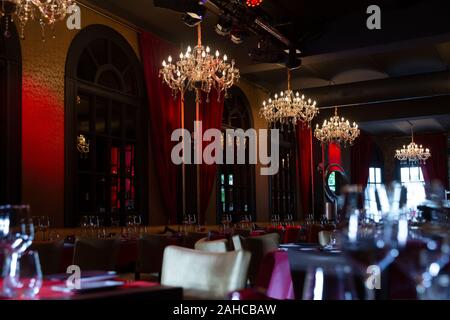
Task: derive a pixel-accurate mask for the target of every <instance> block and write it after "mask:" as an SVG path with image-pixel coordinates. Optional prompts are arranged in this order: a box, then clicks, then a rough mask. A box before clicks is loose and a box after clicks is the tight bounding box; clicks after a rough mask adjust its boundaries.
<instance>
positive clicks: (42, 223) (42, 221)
mask: <svg viewBox="0 0 450 320" xmlns="http://www.w3.org/2000/svg"><path fill="white" fill-rule="evenodd" d="M49 228H50V217H49V216H40V217H39V229H40V230H41V231H42V240H43V241H45V240H47V239H46V238H47V237H46V234H47V231H48V230H49Z"/></svg>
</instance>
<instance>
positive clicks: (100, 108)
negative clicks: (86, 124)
mask: <svg viewBox="0 0 450 320" xmlns="http://www.w3.org/2000/svg"><path fill="white" fill-rule="evenodd" d="M107 119H108V104H107V101H106V100H104V99H101V98H97V99H96V101H95V132H97V133H106V121H107Z"/></svg>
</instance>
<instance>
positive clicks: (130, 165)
mask: <svg viewBox="0 0 450 320" xmlns="http://www.w3.org/2000/svg"><path fill="white" fill-rule="evenodd" d="M134 149H135V147H134V145H127V146H125V174H126V175H127V176H134Z"/></svg>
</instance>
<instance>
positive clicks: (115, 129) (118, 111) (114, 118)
mask: <svg viewBox="0 0 450 320" xmlns="http://www.w3.org/2000/svg"><path fill="white" fill-rule="evenodd" d="M111 135H113V136H115V137H121V136H122V106H121V105H120V104H119V103H117V102H114V103H113V105H112V109H111Z"/></svg>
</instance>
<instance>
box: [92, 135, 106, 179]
mask: <svg viewBox="0 0 450 320" xmlns="http://www.w3.org/2000/svg"><path fill="white" fill-rule="evenodd" d="M108 156H109V146H108V140H107V139H105V138H102V137H97V140H96V144H95V157H96V159H95V160H96V161H95V162H96V171H97V172H98V173H107V172H108V167H107V166H108Z"/></svg>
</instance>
